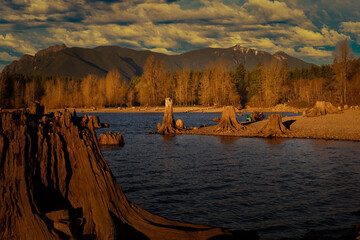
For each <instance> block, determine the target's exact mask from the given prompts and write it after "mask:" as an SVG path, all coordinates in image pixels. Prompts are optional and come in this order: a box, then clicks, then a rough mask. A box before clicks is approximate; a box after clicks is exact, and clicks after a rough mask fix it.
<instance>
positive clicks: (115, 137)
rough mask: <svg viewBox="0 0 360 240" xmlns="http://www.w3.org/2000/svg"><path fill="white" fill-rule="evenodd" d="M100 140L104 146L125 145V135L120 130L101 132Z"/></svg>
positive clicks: (100, 143) (101, 145)
mask: <svg viewBox="0 0 360 240" xmlns="http://www.w3.org/2000/svg"><path fill="white" fill-rule="evenodd" d="M98 142H99V145H100V147H103V148H111V147H122V146H124V145H125V142H124V137H123V135H122V134H121V133H120V132H118V133H112V132H107V133H104V134H100V136H99V139H98Z"/></svg>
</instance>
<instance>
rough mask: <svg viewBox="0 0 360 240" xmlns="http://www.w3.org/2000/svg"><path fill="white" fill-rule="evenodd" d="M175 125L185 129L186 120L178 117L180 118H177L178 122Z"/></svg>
mask: <svg viewBox="0 0 360 240" xmlns="http://www.w3.org/2000/svg"><path fill="white" fill-rule="evenodd" d="M175 127H176V128H177V129H180V130H181V129H184V128H185V127H184V121H183V120H182V119H178V120H176V124H175Z"/></svg>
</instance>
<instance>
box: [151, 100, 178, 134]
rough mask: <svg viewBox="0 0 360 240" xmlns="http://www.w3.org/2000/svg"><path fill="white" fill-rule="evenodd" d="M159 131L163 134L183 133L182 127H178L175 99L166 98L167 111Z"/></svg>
mask: <svg viewBox="0 0 360 240" xmlns="http://www.w3.org/2000/svg"><path fill="white" fill-rule="evenodd" d="M157 133H159V134H162V135H173V134H179V133H181V131H180V129H177V128H176V125H175V120H174V115H173V101H172V99H170V98H166V99H165V113H164V117H163V123H162V125H161V126H160V128H159V126H158V130H157Z"/></svg>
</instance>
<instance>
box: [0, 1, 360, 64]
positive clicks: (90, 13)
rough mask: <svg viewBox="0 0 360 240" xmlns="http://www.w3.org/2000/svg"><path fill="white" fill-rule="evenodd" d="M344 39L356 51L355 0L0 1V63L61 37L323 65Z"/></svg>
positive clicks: (359, 34)
mask: <svg viewBox="0 0 360 240" xmlns="http://www.w3.org/2000/svg"><path fill="white" fill-rule="evenodd" d="M344 39H347V40H348V41H349V42H350V44H351V47H352V49H353V51H354V53H355V56H356V57H359V56H360V46H359V45H360V1H359V0H279V1H278V0H237V1H235V0H225V1H212V0H202V1H192V0H179V1H176V0H167V1H166V0H134V1H127V0H124V1H96V0H71V1H70V0H12V1H10V0H0V70H1V69H2V68H3V67H4V66H5V65H7V64H9V63H10V62H11V61H13V60H16V59H18V58H19V57H20V56H22V55H24V54H30V55H34V54H35V53H36V52H37V51H38V50H41V49H44V48H47V47H48V46H51V45H54V44H62V43H65V44H66V45H67V46H68V47H95V46H99V45H118V46H123V47H130V48H134V49H150V50H152V51H157V52H162V53H167V54H177V53H182V52H184V51H189V50H194V49H199V48H204V47H220V48H228V47H232V46H234V45H236V44H238V45H241V46H243V47H251V48H255V49H258V50H264V51H268V52H270V53H275V52H277V51H284V52H286V53H288V54H290V55H293V56H295V57H299V58H301V59H303V60H305V61H309V62H313V63H316V64H328V63H331V62H332V58H333V57H332V53H333V51H334V49H335V47H336V45H337V43H338V42H339V41H341V40H344Z"/></svg>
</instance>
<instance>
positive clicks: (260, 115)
mask: <svg viewBox="0 0 360 240" xmlns="http://www.w3.org/2000/svg"><path fill="white" fill-rule="evenodd" d="M250 118H251V121H252V122H256V121H262V120H264V119H265V115H264V114H263V113H262V112H252V113H251V114H250Z"/></svg>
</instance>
